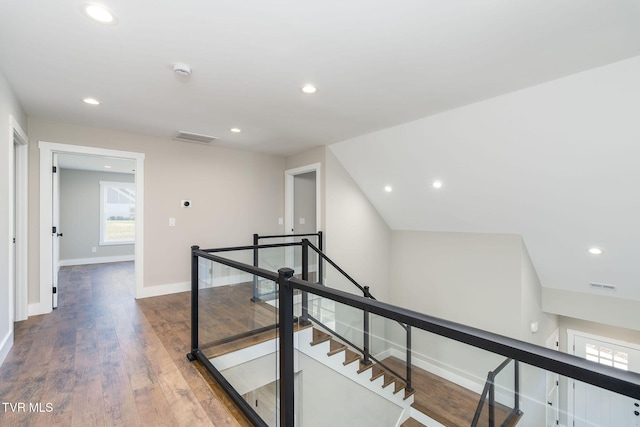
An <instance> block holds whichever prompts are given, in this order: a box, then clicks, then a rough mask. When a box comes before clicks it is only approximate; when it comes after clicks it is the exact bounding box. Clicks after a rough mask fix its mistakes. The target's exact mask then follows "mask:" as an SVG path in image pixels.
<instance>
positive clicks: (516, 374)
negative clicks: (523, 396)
mask: <svg viewBox="0 0 640 427" xmlns="http://www.w3.org/2000/svg"><path fill="white" fill-rule="evenodd" d="M513 363H514V365H513V376H514V379H513V389H514V393H513V394H514V396H513V398H514V399H515V402H514V403H513V409H514V411H515V412H516V413H519V412H520V364H519V363H518V361H517V360H514V361H513Z"/></svg>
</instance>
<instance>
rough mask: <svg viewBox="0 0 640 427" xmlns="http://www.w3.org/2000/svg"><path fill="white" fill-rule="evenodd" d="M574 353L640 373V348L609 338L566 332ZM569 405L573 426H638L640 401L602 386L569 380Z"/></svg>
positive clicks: (639, 421) (639, 424)
mask: <svg viewBox="0 0 640 427" xmlns="http://www.w3.org/2000/svg"><path fill="white" fill-rule="evenodd" d="M567 332H568V335H569V349H570V352H572V354H574V355H575V356H578V357H582V358H584V359H587V360H591V361H593V362H596V363H601V364H603V365H607V366H612V367H615V368H618V369H623V370H628V371H634V372H640V346H639V345H636V344H631V343H625V342H622V341H617V340H613V339H610V338H606V337H599V336H596V335H591V334H586V333H583V332H577V331H571V330H569V331H567ZM570 382H571V383H573V384H569V399H568V401H569V405H571V406H572V411H571V418H572V419H573V420H571V419H570V420H569V422H570V423H571V421H573V425H574V426H576V427H581V426H598V427H639V426H640V401H639V400H637V399H632V398H630V397H627V396H623V395H620V394H617V393H614V392H611V391H608V390H605V389H602V388H600V387H596V386H592V385H590V384H585V383H582V382H580V381H575V380H570Z"/></svg>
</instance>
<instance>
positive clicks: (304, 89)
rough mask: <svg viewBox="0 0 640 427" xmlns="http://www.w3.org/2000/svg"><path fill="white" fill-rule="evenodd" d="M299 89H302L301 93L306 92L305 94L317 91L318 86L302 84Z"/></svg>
mask: <svg viewBox="0 0 640 427" xmlns="http://www.w3.org/2000/svg"><path fill="white" fill-rule="evenodd" d="M300 90H301V91H302V93H306V94H307V95H311V94H313V93H316V92H318V88H317V87H315V86H314V85H311V84H308V85H304V86H302V88H301V89H300Z"/></svg>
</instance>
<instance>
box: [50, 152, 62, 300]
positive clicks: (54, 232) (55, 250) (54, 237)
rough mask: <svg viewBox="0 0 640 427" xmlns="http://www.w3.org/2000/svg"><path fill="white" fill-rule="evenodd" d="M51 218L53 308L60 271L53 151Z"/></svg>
mask: <svg viewBox="0 0 640 427" xmlns="http://www.w3.org/2000/svg"><path fill="white" fill-rule="evenodd" d="M52 174H53V176H52V180H51V182H52V189H51V190H52V202H53V203H52V208H53V209H52V218H53V224H52V229H51V245H52V254H53V259H52V263H51V266H52V271H51V283H52V286H53V291H52V292H53V293H52V297H53V301H52V304H53V305H52V306H53V308H57V307H58V272H59V271H60V237H62V231H61V230H60V170H59V169H58V155H57V154H56V153H53V170H52Z"/></svg>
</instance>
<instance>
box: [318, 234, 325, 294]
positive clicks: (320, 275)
mask: <svg viewBox="0 0 640 427" xmlns="http://www.w3.org/2000/svg"><path fill="white" fill-rule="evenodd" d="M318 249H319V250H320V252H322V231H318ZM323 264H324V259H323V258H322V257H321V256H320V255H319V254H318V283H319V284H320V285H324V281H323V280H322V265H323Z"/></svg>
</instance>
